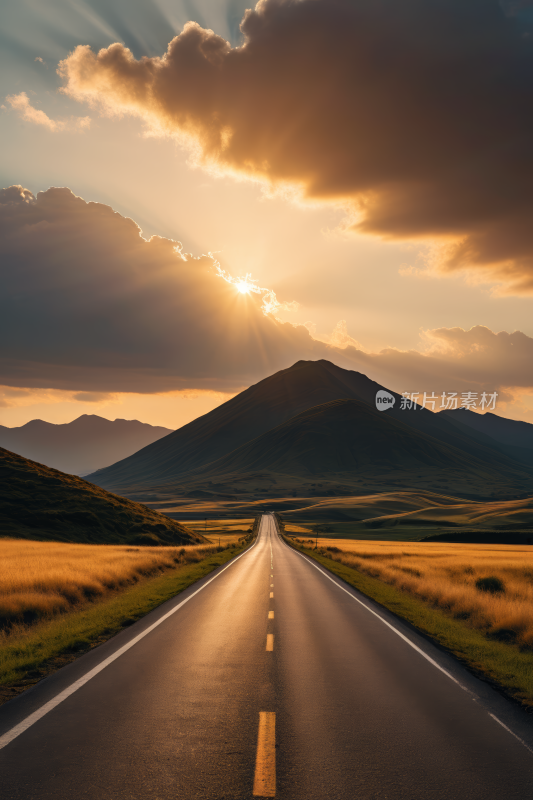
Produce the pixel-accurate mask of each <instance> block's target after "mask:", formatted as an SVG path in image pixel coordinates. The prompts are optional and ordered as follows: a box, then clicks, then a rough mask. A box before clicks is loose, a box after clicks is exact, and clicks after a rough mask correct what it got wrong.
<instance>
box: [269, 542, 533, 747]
mask: <svg viewBox="0 0 533 800" xmlns="http://www.w3.org/2000/svg"><path fill="white" fill-rule="evenodd" d="M283 544H285V547H289V545H288V544H286V543H285V542H283ZM289 549H290V550H292V551H293V552H294V553H296V555H298V556H300V557H301V558H303V559H304V561H307V563H308V564H310V565H311V566H312V567H314V568H315V569H317V570H318V571H319V572H320V573H322V575H323V576H324V577H325V578H327V579H328V581H331V582H332V583H334V584H335V586H336V587H337V588H338V589H341V591H343V592H345V593H346V594H347V595H348V596H349V597H351V598H352V600H355V602H356V603H359V605H360V606H363V608H366V610H367V611H369V612H370V613H371V614H373V615H374V616H375V617H377V618H378V619H379V620H380V622H382V623H383V624H384V625H386V626H387V628H390V629H391V631H393V633H395V634H396V636H399V637H400V639H403V640H404V642H406V643H407V644H408V645H409V647H412V648H413V650H416V652H417V653H419V654H420V655H421V656H422V657H423V658H425V659H426V661H429V663H430V664H432V665H433V666H434V667H436V668H437V669H438V670H439V671H440V672H442V673H443V675H446V677H447V678H449V679H450V680H451V681H453V682H454V683H456V684H457V686H459V687H460V688H461V689H462V690H463V691H465V692H466V693H467V694H469V695H470V696H471V697H473V698H474V700H476V699H477V698H476V695H475V694H474V692H472V691H471V690H470V689H469V688H468V687H467V686H465V685H464V684H463V683H461V681H458V680H457V678H454V677H453V675H452V674H451V672H448V670H447V669H444V667H441V666H440V664H437V662H436V661H435V660H434V659H433V658H431V656H428V655H427V653H424V651H423V650H422V649H421V648H420V647H417V645H416V644H415V643H414V642H412V641H411V640H410V639H408V638H407V636H404V635H403V633H400V631H399V630H397V629H396V628H395V627H394V625H391V624H390V622H387V620H386V619H383V617H381V616H380V615H379V614H377V613H376V612H375V611H373V610H372V609H371V608H369V607H368V606H367V605H366V603H363V602H362V600H359V598H358V597H355V595H353V594H352V593H351V592H349V591H348V589H345V588H344V586H341V585H340V583H337V581H336V580H334V579H333V578H332V577H330V576H329V575H328V574H327V573H326V572H324V570H323V569H320V567H319V566H318V565H317V564H314V563H313V562H312V561H311V559H309V558H307V557H306V556H304V555H303V554H302V553H299V552H298V550H295V549H294V548H293V547H291V548H289ZM356 591H357V590H356ZM488 714H489V717H492V719H493V720H494V721H495V722H497V723H498V724H499V725H501V726H502V728H505V730H506V731H508V732H509V733H510V734H511V736H514V738H515V739H518V741H519V742H520V743H521V744H523V745H524V747H525V748H526V750H529V752H530V753H533V750H532V749H531V748H530V747H529V745H528V744H526V742H525V741H524V740H523V739H521V738H520V737H519V736H517V735H516V733H513V731H512V730H511V729H510V728H508V727H507V725H505V724H504V723H503V722H502V721H501V719H498V717H495V716H494V714H491V713H490V711H489V712H488Z"/></svg>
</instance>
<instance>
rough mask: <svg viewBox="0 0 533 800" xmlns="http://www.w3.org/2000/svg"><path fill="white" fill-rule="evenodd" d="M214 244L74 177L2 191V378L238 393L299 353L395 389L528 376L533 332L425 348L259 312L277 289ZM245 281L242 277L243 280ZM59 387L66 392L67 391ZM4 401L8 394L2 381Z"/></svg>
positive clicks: (515, 387) (439, 340)
mask: <svg viewBox="0 0 533 800" xmlns="http://www.w3.org/2000/svg"><path fill="white" fill-rule="evenodd" d="M225 277H226V280H221V278H220V275H219V269H218V263H217V261H216V259H215V258H214V257H213V256H211V255H203V256H199V257H194V256H192V255H191V254H189V253H185V252H184V251H183V249H182V247H181V245H180V243H179V242H176V241H172V240H170V239H164V238H161V237H158V236H154V237H152V238H151V239H150V240H149V241H147V240H146V239H144V238H143V236H142V232H141V230H140V228H139V227H138V226H137V225H136V223H135V222H134V221H133V220H131V219H127V218H125V217H123V216H121V215H120V214H118V213H116V212H115V211H113V209H112V208H110V207H109V206H106V205H103V204H101V203H90V202H89V203H88V202H86V201H85V200H83V199H82V198H80V197H76V196H75V195H74V194H73V193H72V192H71V191H70V190H69V189H65V188H63V189H58V188H51V189H48V190H47V191H45V192H40V193H39V194H38V195H37V196H36V197H34V195H33V194H32V193H31V192H30V191H29V190H28V189H24V188H23V187H22V186H11V187H9V188H7V189H3V190H1V191H0V280H1V282H2V293H1V294H0V342H2V347H1V350H0V375H2V384H4V386H5V387H9V386H11V387H16V392H20V391H22V390H24V389H43V390H48V391H50V392H54V391H61V392H72V393H73V397H74V398H75V399H76V400H77V401H78V402H101V400H102V397H104V398H105V397H107V396H108V394H109V393H112V394H115V393H141V394H155V393H162V392H174V391H182V392H183V391H187V392H193V393H194V392H200V393H203V392H205V391H217V392H224V393H233V392H236V391H240V390H241V389H242V387H243V386H249V385H250V384H251V383H254V382H256V381H258V380H261V379H262V378H265V377H266V376H267V375H269V374H271V373H273V372H275V371H277V370H279V369H284V368H287V367H289V366H291V365H292V364H294V363H295V362H296V361H299V360H300V359H305V360H317V359H321V358H324V359H328V360H330V361H333V362H334V363H336V364H338V365H339V366H341V367H344V368H346V369H353V370H356V371H359V372H362V373H364V374H366V375H368V376H369V377H371V378H373V379H374V380H376V381H378V382H379V383H381V384H383V385H385V386H387V387H389V388H391V389H394V390H396V391H399V392H404V391H406V392H421V393H423V392H427V393H430V392H435V393H437V394H440V393H442V392H443V391H444V392H466V391H474V392H482V391H486V392H494V391H498V392H500V399H501V400H504V401H505V402H508V403H510V402H512V400H513V398H514V397H516V396H518V395H520V396H521V397H523V395H524V394H525V393H526V394H527V393H528V392H530V393H531V391H532V390H533V338H531V337H529V336H526V335H525V334H524V333H521V332H519V331H516V332H514V333H506V332H498V333H495V332H493V331H491V330H489V329H488V328H486V327H483V326H480V325H478V326H475V327H473V328H471V329H470V330H463V329H462V328H435V329H432V330H428V331H423V332H422V337H421V344H420V349H419V350H408V351H402V350H398V349H395V348H387V349H384V350H382V351H381V352H379V353H372V352H366V351H365V350H364V349H363V348H362V346H361V345H360V344H359V343H358V342H357V341H356V339H354V338H353V337H352V336H351V335H350V333H349V332H348V329H347V327H346V323H345V321H344V320H341V321H340V322H339V323H338V324H337V325H336V327H335V328H334V330H333V332H332V333H331V334H330V335H329V336H319V335H318V334H316V331H315V328H314V327H313V325H312V323H306V325H305V326H304V325H292V324H290V323H282V322H280V321H279V320H278V319H276V317H275V312H276V309H277V307H276V305H275V304H274V308H273V313H267V314H265V313H264V310H265V299H266V300H269V298H270V299H271V298H272V297H273V298H274V299H275V301H276V303H278V306H282V305H283V303H282V302H281V301H278V300H277V298H276V296H275V293H274V292H272V290H270V289H261V290H259V291H258V292H250V293H241V292H240V291H238V285H239V280H240V281H242V280H244V281H245V282H246V284H247V285H252V286H253V285H255V283H254V282H253V280H252V278H251V276H246V278H244V279H237V281H235V280H233V282H228V280H227V278H228V277H230V276H228V274H227V273H225ZM236 284H237V285H236ZM58 396H59V395H58ZM2 398H3V404H8V405H9V404H11V403H12V402H13V397H11V396H10V395H9V391H8V390H6V389H4V392H3V394H2V393H0V399H2Z"/></svg>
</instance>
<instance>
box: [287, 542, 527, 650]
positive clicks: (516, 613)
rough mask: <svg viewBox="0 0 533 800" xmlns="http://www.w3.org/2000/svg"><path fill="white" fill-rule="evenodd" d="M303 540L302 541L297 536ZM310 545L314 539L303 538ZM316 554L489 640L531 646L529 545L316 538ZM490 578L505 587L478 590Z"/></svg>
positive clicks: (525, 646)
mask: <svg viewBox="0 0 533 800" xmlns="http://www.w3.org/2000/svg"><path fill="white" fill-rule="evenodd" d="M296 541H300V542H302V543H303V540H296ZM305 544H306V546H308V547H312V546H313V547H314V540H310V539H309V540H305ZM318 552H319V553H321V554H322V555H325V556H328V557H329V558H331V559H333V560H334V561H338V562H340V563H341V564H344V565H345V566H348V567H352V568H353V569H356V570H358V571H359V572H362V573H365V574H366V575H370V576H372V577H374V578H378V579H379V580H382V581H384V582H386V583H388V584H390V585H392V586H395V587H396V588H397V589H400V590H401V591H403V592H407V593H409V594H411V595H412V596H414V597H416V598H418V599H421V600H423V601H425V602H426V603H428V604H430V605H431V606H433V607H435V608H439V609H442V610H444V611H446V612H447V613H449V614H450V615H451V616H452V617H454V618H455V619H459V620H464V621H465V622H466V624H468V625H469V626H471V627H473V628H475V629H477V630H480V631H482V632H483V633H485V634H487V635H488V636H490V637H491V638H494V639H498V640H500V641H505V642H509V643H511V642H516V643H517V644H518V645H519V646H521V647H523V648H527V649H530V648H533V548H531V547H524V546H521V545H474V544H461V545H458V544H444V543H442V544H441V543H438V544H437V543H430V542H423V543H422V542H416V543H413V542H362V541H347V540H346V539H330V538H328V539H320V538H319V539H318ZM490 576H494V577H495V578H499V580H500V581H501V582H502V583H503V586H504V591H502V592H498V593H495V594H491V593H490V592H486V591H480V589H478V588H477V587H476V581H478V580H479V579H480V578H487V577H490Z"/></svg>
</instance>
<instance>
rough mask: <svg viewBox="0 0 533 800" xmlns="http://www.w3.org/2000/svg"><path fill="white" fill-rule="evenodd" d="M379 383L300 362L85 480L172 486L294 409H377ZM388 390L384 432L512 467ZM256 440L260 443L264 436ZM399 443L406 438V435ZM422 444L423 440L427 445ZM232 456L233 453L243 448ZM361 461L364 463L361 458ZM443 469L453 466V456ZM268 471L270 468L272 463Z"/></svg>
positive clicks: (467, 433)
mask: <svg viewBox="0 0 533 800" xmlns="http://www.w3.org/2000/svg"><path fill="white" fill-rule="evenodd" d="M382 388H383V387H381V386H380V385H379V384H377V383H376V382H375V381H372V380H370V379H369V378H368V377H367V376H366V375H362V374H361V373H359V372H354V371H351V370H345V369H341V368H340V367H337V366H336V365H335V364H332V363H330V362H329V361H324V360H321V361H299V362H298V363H296V364H294V365H293V366H292V367H290V368H289V369H286V370H281V371H280V372H277V373H275V374H274V375H271V376H270V377H268V378H266V379H265V380H263V381H260V382H259V383H257V384H256V385H255V386H251V387H250V388H249V389H246V391H244V392H241V393H240V394H238V395H237V396H236V397H234V398H232V399H231V400H229V401H228V402H227V403H224V404H223V405H221V406H219V407H218V408H216V409H214V410H213V411H211V412H210V413H209V414H205V415H204V416H202V417H199V418H198V419H196V420H194V421H193V422H190V423H189V424H188V425H184V426H183V427H182V428H180V429H179V430H177V431H175V432H174V433H171V434H169V435H168V436H165V437H164V438H163V439H160V440H159V441H157V442H154V443H153V444H151V445H149V446H148V447H145V448H144V449H142V450H140V451H139V452H138V453H135V454H134V455H133V456H130V457H129V458H126V459H124V460H122V461H119V462H118V463H116V464H114V465H113V466H111V467H107V468H106V469H103V470H98V471H97V472H95V473H93V474H92V475H90V476H88V477H89V479H90V480H91V481H93V482H94V483H96V484H97V485H98V486H103V487H104V488H106V489H109V490H111V491H118V492H120V493H121V494H127V495H129V496H131V495H132V494H136V493H137V492H139V491H143V490H146V489H148V488H150V487H151V488H157V487H161V486H163V485H167V484H169V483H170V482H174V483H175V482H176V481H179V480H180V479H181V478H183V477H185V476H186V478H187V480H188V481H189V475H190V473H191V472H194V471H197V470H199V469H200V468H203V469H205V468H206V467H207V465H208V464H211V462H214V461H216V460H217V459H220V458H221V457H223V456H227V455H229V454H230V453H232V452H233V451H236V450H237V449H238V448H241V447H242V446H243V445H246V444H247V443H251V442H252V441H253V440H257V437H260V436H262V435H263V434H265V433H267V432H268V431H271V430H273V429H274V428H277V427H278V426H280V425H282V424H283V423H286V422H288V421H289V420H290V419H292V418H294V417H296V416H297V415H298V414H301V413H302V412H304V411H306V410H309V409H311V408H314V407H317V406H320V405H323V404H325V403H328V402H331V401H333V400H339V399H351V400H355V401H358V402H359V406H358V408H359V409H362V408H363V407H364V406H367V407H369V408H370V409H371V410H372V411H373V412H374V413H377V412H376V408H375V396H376V392H377V391H378V390H379V389H382ZM392 394H393V395H394V396H395V398H396V403H395V405H394V408H391V409H390V410H388V411H387V412H380V413H379V416H380V417H381V419H382V420H383V429H385V428H387V429H389V430H391V429H390V428H388V422H391V421H392V422H394V421H395V422H399V423H401V424H403V425H405V426H407V427H408V428H410V429H414V431H415V432H417V433H419V434H423V435H425V436H427V437H432V440H437V441H438V442H440V443H441V444H443V445H444V446H445V447H449V446H451V447H452V448H455V450H454V451H453V452H454V454H455V453H456V452H457V451H461V452H462V453H463V455H464V454H466V455H467V456H474V457H475V458H476V459H478V461H487V462H488V463H491V462H492V463H494V462H495V459H499V461H500V465H501V467H502V468H504V469H507V468H509V469H510V470H512V469H514V468H516V467H517V465H516V463H515V462H514V460H513V459H512V458H509V457H507V456H505V455H502V452H501V450H500V449H499V447H498V443H497V442H495V440H494V439H491V438H490V437H486V436H484V435H483V434H482V433H479V432H478V431H474V430H473V429H468V428H467V427H463V428H462V429H461V430H459V429H458V428H457V426H456V425H454V424H453V423H452V422H451V421H450V420H449V419H448V418H447V417H446V416H444V415H442V414H435V413H433V412H431V411H429V410H428V409H423V408H420V407H417V408H413V409H402V408H401V403H400V400H401V398H400V397H399V395H397V394H395V393H394V392H392ZM374 429H375V432H376V433H377V432H378V430H381V427H380V426H379V425H378V424H376V425H375V426H374ZM262 441H263V443H265V442H267V440H265V439H263V440H262ZM404 441H405V442H406V443H407V438H404ZM371 446H372V445H371V444H369V447H371ZM424 446H426V447H428V446H429V445H428V444H427V443H426V444H425V445H424ZM410 452H411V453H412V448H411V451H410ZM239 453H240V455H239V458H240V457H241V455H242V452H241V451H239ZM395 455H396V456H398V455H399V453H398V452H396V453H395ZM406 458H407V462H408V464H412V463H413V459H412V458H411V457H410V456H409V452H406ZM454 458H455V455H454ZM252 460H253V459H252ZM422 461H423V459H422ZM283 462H284V458H283V456H282V455H281V453H280V455H279V458H278V464H277V466H276V467H275V469H276V470H278V469H279V471H280V472H283V473H285V474H287V472H288V471H289V470H288V469H286V468H285V467H284V463H283ZM363 462H364V463H365V464H368V463H370V462H369V459H368V458H366V459H363ZM227 463H229V462H227ZM395 463H396V464H397V465H398V467H401V463H402V462H401V458H396V460H395ZM354 465H355V462H354ZM449 467H450V468H451V469H453V461H452V462H451V463H450V464H449ZM264 468H265V469H267V467H266V466H265V467H264ZM329 468H330V467H329V465H328V464H323V465H322V466H321V467H320V469H321V470H322V471H323V472H325V471H326V470H327V469H329ZM268 469H269V470H270V469H274V467H273V466H272V464H271V465H270V466H269V467H268ZM519 469H520V468H519Z"/></svg>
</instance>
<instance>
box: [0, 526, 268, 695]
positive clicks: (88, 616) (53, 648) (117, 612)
mask: <svg viewBox="0 0 533 800" xmlns="http://www.w3.org/2000/svg"><path fill="white" fill-rule="evenodd" d="M252 538H253V537H249V538H248V540H247V541H245V542H243V543H242V545H241V546H240V547H233V548H231V549H225V550H223V551H222V552H219V553H210V554H209V555H208V556H207V558H205V559H203V560H202V561H199V562H197V563H195V564H187V565H183V566H178V567H176V568H175V569H172V570H170V571H169V572H166V573H165V574H163V575H159V576H157V577H155V578H148V579H146V580H144V581H142V582H141V583H139V584H137V585H136V586H133V587H131V588H128V589H124V590H122V591H119V592H117V593H116V594H115V595H114V596H113V597H112V598H107V599H106V600H102V601H99V602H96V603H93V604H91V605H90V606H86V607H84V608H83V609H80V610H78V611H71V612H69V613H66V614H63V615H61V616H60V617H56V618H53V619H51V620H47V621H43V622H41V623H38V624H36V625H34V626H32V627H31V628H30V629H29V630H27V631H24V632H22V633H21V634H20V636H16V637H14V638H11V637H10V640H9V642H8V643H7V644H6V645H4V646H2V647H1V648H0V704H2V703H4V702H6V701H7V700H10V699H12V698H13V697H16V696H17V695H18V694H20V693H21V692H23V691H25V690H26V689H27V688H29V687H30V686H33V685H34V684H35V683H37V682H38V681H40V680H41V679H42V678H44V677H46V676H47V675H50V674H51V673H52V672H55V671H56V670H57V669H60V668H61V667H63V666H65V664H68V663H70V662H71V661H74V659H76V658H78V657H79V656H80V655H83V654H84V653H86V652H88V651H89V650H91V649H92V648H93V647H96V646H97V645H99V644H102V643H103V642H105V641H107V640H108V639H110V638H111V637H112V636H114V635H115V634H116V633H118V632H119V631H120V630H122V629H123V628H124V627H126V626H128V625H131V624H133V623H134V622H136V621H137V620H138V619H140V618H141V617H143V616H145V614H147V613H148V612H149V611H152V610H153V609H154V608H157V606H159V605H161V603H164V602H165V601H166V600H169V599H170V598H172V597H175V596H176V595H177V594H179V593H180V592H182V591H183V590H184V589H186V588H187V587H189V586H190V585H191V584H193V583H195V582H196V581H198V580H200V579H201V578H204V577H205V576H206V575H208V574H209V573H210V572H213V570H215V569H216V568H217V567H219V566H221V565H223V564H225V563H227V562H228V561H230V560H231V559H233V558H234V557H235V556H237V555H240V553H242V552H243V551H244V550H245V549H246V547H248V545H249V544H250V542H251V540H252Z"/></svg>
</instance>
